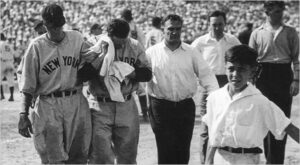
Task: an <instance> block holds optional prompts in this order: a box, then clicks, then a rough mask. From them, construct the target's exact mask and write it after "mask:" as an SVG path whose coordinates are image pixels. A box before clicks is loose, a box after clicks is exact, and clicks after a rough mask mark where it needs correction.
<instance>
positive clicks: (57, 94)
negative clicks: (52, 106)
mask: <svg viewBox="0 0 300 165" xmlns="http://www.w3.org/2000/svg"><path fill="white" fill-rule="evenodd" d="M76 93H77V90H74V91H56V92H53V93H50V94H48V95H47V96H48V97H66V96H72V95H75V94H76Z"/></svg>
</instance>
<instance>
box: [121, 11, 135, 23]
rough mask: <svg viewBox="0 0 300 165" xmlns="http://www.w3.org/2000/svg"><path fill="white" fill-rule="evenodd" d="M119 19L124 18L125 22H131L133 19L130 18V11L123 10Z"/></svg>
mask: <svg viewBox="0 0 300 165" xmlns="http://www.w3.org/2000/svg"><path fill="white" fill-rule="evenodd" d="M121 17H122V18H124V19H125V20H127V21H131V20H132V19H133V18H132V13H131V10H128V9H124V10H123V11H122V12H121Z"/></svg>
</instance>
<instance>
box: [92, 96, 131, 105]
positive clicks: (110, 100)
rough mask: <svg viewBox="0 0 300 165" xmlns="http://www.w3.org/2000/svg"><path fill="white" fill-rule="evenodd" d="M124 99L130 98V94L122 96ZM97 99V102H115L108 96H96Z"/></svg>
mask: <svg viewBox="0 0 300 165" xmlns="http://www.w3.org/2000/svg"><path fill="white" fill-rule="evenodd" d="M123 97H124V100H125V101H128V100H130V99H131V94H129V95H127V96H123ZM97 101H99V102H104V103H105V102H116V101H114V100H112V99H111V98H110V97H97Z"/></svg>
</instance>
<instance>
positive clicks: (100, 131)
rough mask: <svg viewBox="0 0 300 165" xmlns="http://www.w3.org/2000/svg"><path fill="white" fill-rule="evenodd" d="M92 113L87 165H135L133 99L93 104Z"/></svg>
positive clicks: (135, 111)
mask: <svg viewBox="0 0 300 165" xmlns="http://www.w3.org/2000/svg"><path fill="white" fill-rule="evenodd" d="M97 103H98V104H99V108H100V110H94V109H92V110H91V111H92V127H93V131H92V132H93V133H92V144H91V153H90V160H89V163H91V164H114V162H115V159H116V163H118V164H136V156H137V147H138V140H139V116H138V109H137V106H136V103H135V100H134V98H133V97H131V99H130V100H128V101H125V102H97Z"/></svg>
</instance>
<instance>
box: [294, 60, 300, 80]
mask: <svg viewBox="0 0 300 165" xmlns="http://www.w3.org/2000/svg"><path fill="white" fill-rule="evenodd" d="M293 79H294V80H299V61H296V62H293Z"/></svg>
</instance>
